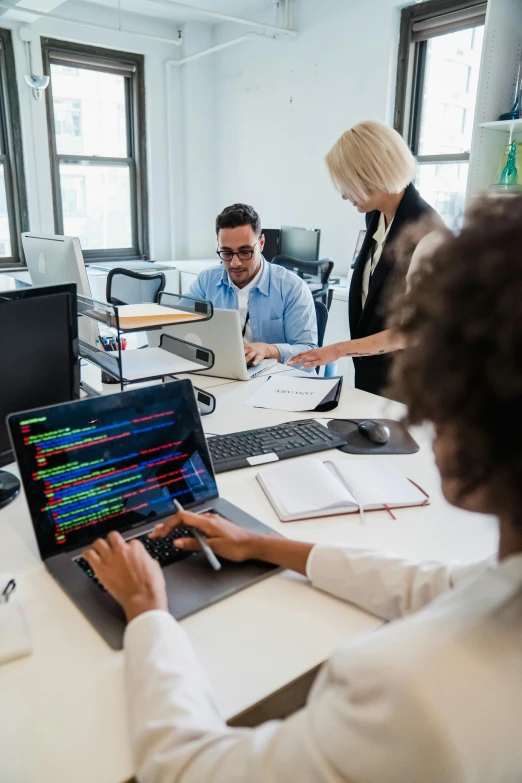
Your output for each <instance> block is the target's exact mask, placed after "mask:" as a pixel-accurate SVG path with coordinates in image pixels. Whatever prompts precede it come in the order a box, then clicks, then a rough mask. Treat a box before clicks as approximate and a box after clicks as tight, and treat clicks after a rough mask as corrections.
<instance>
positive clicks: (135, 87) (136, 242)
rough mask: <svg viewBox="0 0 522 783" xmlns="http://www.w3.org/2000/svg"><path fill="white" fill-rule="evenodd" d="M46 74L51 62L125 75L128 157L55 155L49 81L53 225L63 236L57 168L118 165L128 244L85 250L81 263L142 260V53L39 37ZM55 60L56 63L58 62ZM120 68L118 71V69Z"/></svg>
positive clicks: (145, 228) (145, 242)
mask: <svg viewBox="0 0 522 783" xmlns="http://www.w3.org/2000/svg"><path fill="white" fill-rule="evenodd" d="M42 60H43V71H44V74H46V75H47V76H49V77H51V64H52V63H53V62H55V63H56V64H59V65H64V66H68V67H72V68H75V67H76V68H78V67H79V68H86V69H89V70H95V71H104V72H106V73H120V74H121V75H122V76H125V77H127V78H125V81H124V84H125V109H126V125H127V152H128V155H127V157H126V158H123V157H120V158H117V157H101V156H91V155H73V154H59V153H58V151H57V147H56V134H55V123H54V107H53V93H52V80H51V79H50V82H49V87H48V89H47V90H46V101H47V130H48V137H49V154H50V160H51V179H52V188H53V211H54V226H55V231H56V233H57V234H63V233H64V228H63V205H62V194H61V187H60V164H62V163H63V164H67V163H70V164H73V165H74V164H78V163H82V162H86V163H88V165H91V166H92V165H94V166H95V165H100V166H101V165H104V166H105V165H109V166H112V165H117V166H124V167H125V168H128V170H129V186H130V200H131V203H130V210H131V214H130V217H131V235H132V246H131V247H128V248H107V249H104V248H99V249H91V250H83V256H84V259H85V262H86V263H87V264H88V263H93V262H96V261H108V260H117V259H120V258H121V259H127V260H132V259H140V258H142V257H143V256H146V257H147V258H148V256H149V225H148V189H147V157H146V125H145V73H144V63H145V58H144V56H143V55H142V54H135V53H133V52H121V51H116V50H112V49H105V48H102V47H98V46H88V45H86V44H77V43H72V42H70V41H59V40H56V39H53V38H43V39H42ZM57 60H58V62H57ZM118 66H119V67H118Z"/></svg>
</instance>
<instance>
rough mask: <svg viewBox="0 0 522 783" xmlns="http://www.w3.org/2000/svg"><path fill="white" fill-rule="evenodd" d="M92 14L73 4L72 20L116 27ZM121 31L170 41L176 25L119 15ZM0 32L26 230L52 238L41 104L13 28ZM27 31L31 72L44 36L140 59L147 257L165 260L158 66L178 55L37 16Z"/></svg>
mask: <svg viewBox="0 0 522 783" xmlns="http://www.w3.org/2000/svg"><path fill="white" fill-rule="evenodd" d="M56 12H57V13H60V15H67V13H68V12H69V13H71V11H68V10H67V7H63V6H61V7H59V9H57V11H56ZM93 13H94V12H93V6H88V7H86V4H82V3H76V4H75V6H74V15H75V17H77V18H80V19H85V20H87V21H90V22H92V21H96V22H97V23H98V24H102V25H108V26H110V25H112V26H114V27H116V26H117V18H116V16H115V14H114V13H113V12H112V11H110V10H107V9H104V8H103V7H101V6H95V19H94V17H93ZM123 26H125V27H129V28H130V29H140V30H142V31H144V32H148V33H151V34H156V35H159V36H162V37H167V38H169V37H172V38H175V37H176V26H175V25H173V24H170V23H165V22H164V21H160V20H156V21H154V20H151V19H145V18H140V17H137V16H135V15H130V14H128V15H124V16H123ZM0 27H10V28H12V36H13V45H14V50H15V60H16V72H17V82H18V91H19V97H20V111H21V118H22V134H23V144H24V164H25V173H26V181H27V188H28V199H29V220H30V229H31V230H32V231H41V232H44V233H49V234H54V219H53V207H52V196H51V171H50V163H49V144H48V135H47V120H46V102H45V100H42V101H39V102H37V101H35V100H34V98H33V97H32V95H31V90H30V89H29V87H27V85H26V84H25V82H24V74H25V73H27V66H26V59H25V50H24V45H23V43H22V41H21V40H20V38H19V35H18V32H17V27H18V25H17V24H15V23H13V22H9V21H8V20H6V19H3V18H2V19H0ZM31 29H32V31H33V42H32V54H33V67H34V69H35V70H37V71H38V73H42V69H41V46H40V39H41V37H46V36H47V37H50V38H61V39H64V40H70V41H77V42H81V43H85V44H91V45H93V46H105V47H108V48H111V49H120V50H122V51H130V52H137V53H139V54H143V55H145V89H146V125H147V164H148V184H149V205H150V206H149V233H150V253H151V257H152V258H156V259H157V260H162V259H163V260H167V259H170V258H171V221H170V210H169V203H170V202H169V170H168V165H167V157H168V136H167V108H166V88H165V65H164V63H165V60H167V59H169V58H176V57H178V56H179V52H178V49H177V47H176V46H174V45H171V44H168V43H161V42H159V41H155V40H148V39H146V38H143V37H141V36H136V35H132V34H128V33H118V32H112V31H105V30H95V29H93V28H89V27H84V26H81V25H78V24H74V23H69V22H60V21H56V20H51V19H45V18H43V17H41V18H40V19H39V20H38V21H37V22H35V23H34V24H32V25H31Z"/></svg>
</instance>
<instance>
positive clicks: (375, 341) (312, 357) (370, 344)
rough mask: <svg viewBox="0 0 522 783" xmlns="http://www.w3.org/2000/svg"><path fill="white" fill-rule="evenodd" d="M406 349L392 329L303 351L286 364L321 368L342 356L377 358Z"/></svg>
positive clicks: (402, 340)
mask: <svg viewBox="0 0 522 783" xmlns="http://www.w3.org/2000/svg"><path fill="white" fill-rule="evenodd" d="M405 347H406V343H405V340H404V338H403V337H402V335H401V334H399V333H397V332H394V331H393V330H392V329H385V330H384V331H383V332H377V333H376V334H371V335H370V336H369V337H361V338H360V339H358V340H346V342H344V343H333V345H325V346H324V348H314V350H313V351H305V353H298V354H296V355H295V356H292V358H291V359H289V360H288V361H287V364H290V365H292V366H294V365H296V364H298V365H300V366H302V369H303V370H308V369H310V368H311V367H322V365H323V364H330V362H336V361H337V360H338V359H341V357H343V356H352V357H354V358H357V357H361V356H379V355H381V354H384V353H390V352H391V351H399V350H401V349H403V348H405Z"/></svg>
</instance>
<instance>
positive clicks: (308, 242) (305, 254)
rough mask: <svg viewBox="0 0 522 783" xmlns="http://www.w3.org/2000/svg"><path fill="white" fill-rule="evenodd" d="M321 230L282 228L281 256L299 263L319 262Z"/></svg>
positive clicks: (293, 227)
mask: <svg viewBox="0 0 522 783" xmlns="http://www.w3.org/2000/svg"><path fill="white" fill-rule="evenodd" d="M320 242H321V230H320V229H319V228H296V227H295V226H281V255H282V256H290V257H291V258H297V259H298V260H299V261H319V245H320Z"/></svg>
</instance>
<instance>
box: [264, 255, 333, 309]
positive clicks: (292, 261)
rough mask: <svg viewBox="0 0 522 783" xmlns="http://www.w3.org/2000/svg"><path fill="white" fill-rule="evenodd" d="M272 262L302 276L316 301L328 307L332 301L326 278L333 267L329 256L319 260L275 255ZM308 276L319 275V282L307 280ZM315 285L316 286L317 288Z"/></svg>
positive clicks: (328, 277)
mask: <svg viewBox="0 0 522 783" xmlns="http://www.w3.org/2000/svg"><path fill="white" fill-rule="evenodd" d="M272 263H273V264H277V265H278V266H284V268H285V269H289V270H290V272H295V274H296V275H298V276H299V277H301V278H303V280H305V281H306V282H307V283H309V285H310V291H311V293H312V296H313V298H314V299H315V300H316V301H320V302H322V303H323V304H324V305H326V307H327V308H328V309H330V305H331V303H332V297H331V293H332V292H331V291H329V290H328V289H329V284H328V280H329V279H330V275H331V274H332V269H333V268H334V262H333V261H332V259H331V258H321V259H320V260H319V261H301V260H300V259H298V258H292V257H291V256H275V257H274V258H273V259H272ZM309 277H319V282H318V283H316V282H315V281H309V280H308V279H307V278H309ZM315 286H318V287H317V288H316V287H315Z"/></svg>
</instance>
